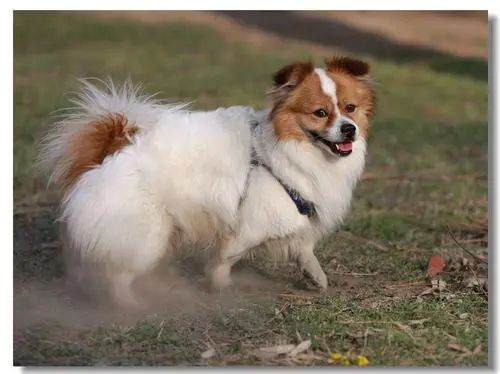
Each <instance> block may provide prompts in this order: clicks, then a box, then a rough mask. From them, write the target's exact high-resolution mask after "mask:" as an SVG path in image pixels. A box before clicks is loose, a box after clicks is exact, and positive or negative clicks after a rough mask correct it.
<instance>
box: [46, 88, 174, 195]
mask: <svg viewBox="0 0 500 374" xmlns="http://www.w3.org/2000/svg"><path fill="white" fill-rule="evenodd" d="M79 81H80V83H81V89H80V91H79V92H78V93H77V95H76V97H74V98H72V99H71V100H70V101H71V103H73V104H74V105H75V106H74V107H72V108H68V109H66V110H65V111H64V113H63V114H62V115H61V116H60V118H59V120H58V121H57V122H55V123H54V124H53V126H52V127H51V129H50V130H49V132H48V134H47V135H46V136H45V137H44V138H43V139H42V141H41V143H40V153H39V156H38V159H37V166H38V167H39V168H40V169H42V170H45V171H48V172H49V173H50V179H49V184H50V183H52V184H56V185H57V186H59V187H60V188H62V189H63V190H65V189H67V188H68V187H71V186H72V185H73V184H74V183H75V181H77V180H78V179H79V177H80V176H81V175H82V174H83V173H84V172H85V171H87V170H89V169H90V168H92V167H95V166H96V165H99V164H101V163H102V161H103V160H104V159H105V158H106V157H107V156H108V155H110V154H113V153H115V152H117V151H119V150H120V149H121V148H123V147H124V146H126V145H128V144H130V143H131V142H132V139H133V136H134V135H135V134H136V133H137V132H140V131H141V130H144V129H146V128H148V127H150V126H152V125H154V124H155V123H156V122H157V121H158V119H159V117H160V115H161V113H162V112H163V111H164V110H165V109H166V106H165V105H162V104H161V103H160V102H159V101H157V100H155V99H154V98H153V96H143V95H141V94H140V88H141V87H140V86H136V87H134V86H133V85H132V83H131V81H130V80H127V81H125V83H124V84H123V85H122V86H121V87H120V88H117V87H116V86H115V85H114V84H113V82H112V81H111V80H108V81H106V82H103V81H100V80H98V81H99V82H100V83H102V84H103V85H104V89H99V88H98V87H96V86H95V85H94V84H92V83H90V81H89V80H87V79H80V80H79ZM182 106H183V105H178V106H176V107H179V108H180V107H182Z"/></svg>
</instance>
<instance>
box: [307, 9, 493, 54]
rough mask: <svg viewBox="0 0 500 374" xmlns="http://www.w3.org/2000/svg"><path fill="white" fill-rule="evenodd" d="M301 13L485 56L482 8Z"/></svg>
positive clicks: (437, 47) (414, 42)
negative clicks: (480, 9)
mask: <svg viewBox="0 0 500 374" xmlns="http://www.w3.org/2000/svg"><path fill="white" fill-rule="evenodd" d="M304 13H307V14H308V15H311V16H315V17H323V18H330V19H332V20H337V21H340V22H344V23H346V24H348V25H350V26H353V27H356V28H358V29H360V30H364V31H369V32H373V33H377V34H379V35H381V36H385V37H387V38H388V39H390V40H393V41H396V42H400V43H405V44H411V45H415V46H419V47H430V48H433V49H435V50H437V51H440V52H444V53H448V54H451V55H454V56H462V57H480V58H488V13H487V12H485V11H484V12H483V11H478V12H413V11H412V12H410V11H407V12H401V11H397V12H396V11H393V12H381V11H380V12H368V11H356V12H333V11H329V12H304ZM462 13H463V14H462Z"/></svg>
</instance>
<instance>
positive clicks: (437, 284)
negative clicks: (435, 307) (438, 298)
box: [431, 279, 446, 291]
mask: <svg viewBox="0 0 500 374" xmlns="http://www.w3.org/2000/svg"><path fill="white" fill-rule="evenodd" d="M431 286H432V288H433V289H435V290H438V291H444V290H445V288H446V282H445V281H444V280H441V279H432V280H431Z"/></svg>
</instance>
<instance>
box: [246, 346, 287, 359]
mask: <svg viewBox="0 0 500 374" xmlns="http://www.w3.org/2000/svg"><path fill="white" fill-rule="evenodd" d="M294 348H295V345H294V344H283V345H275V346H273V347H263V348H259V349H256V350H254V351H253V354H254V355H255V356H257V357H259V358H261V359H269V358H272V357H275V356H279V355H282V354H287V353H289V352H291V351H292V350H293V349H294Z"/></svg>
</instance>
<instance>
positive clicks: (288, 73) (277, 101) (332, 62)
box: [270, 57, 376, 141]
mask: <svg viewBox="0 0 500 374" xmlns="http://www.w3.org/2000/svg"><path fill="white" fill-rule="evenodd" d="M326 63H327V69H326V73H327V74H328V76H329V77H330V78H331V79H332V80H333V81H334V82H335V84H336V91H337V92H336V93H337V102H338V106H339V110H340V112H341V113H342V115H344V116H346V117H349V118H351V119H352V120H353V121H354V122H356V124H357V125H358V126H359V128H360V132H361V136H362V137H363V138H364V139H367V137H368V131H369V122H370V119H371V117H372V116H373V114H374V113H375V106H376V95H375V90H374V87H373V83H372V81H371V78H370V77H369V75H368V73H369V71H370V66H369V65H368V63H366V62H364V61H361V60H356V59H353V58H350V57H333V58H331V59H329V60H326ZM273 79H274V84H275V86H274V88H273V89H272V90H271V91H270V98H271V105H272V108H273V109H272V111H271V114H270V119H271V120H272V121H273V125H274V129H275V132H276V135H277V137H278V138H279V139H280V140H290V139H294V140H298V141H306V140H307V137H306V135H305V134H304V131H303V129H306V130H309V131H326V130H327V129H328V127H330V126H332V124H333V123H334V121H335V110H334V107H333V102H332V99H331V98H330V96H328V95H327V94H325V93H324V92H323V90H322V88H321V81H320V79H319V77H318V76H317V75H316V74H315V73H314V67H313V65H312V64H311V63H295V64H292V65H287V66H285V67H283V68H281V69H280V70H279V71H278V72H277V73H276V74H275V75H274V77H273ZM347 104H354V105H356V110H355V111H354V112H352V113H348V112H347V111H346V109H345V108H346V105H347ZM319 109H323V110H325V111H326V113H327V114H328V115H327V116H326V117H324V118H318V117H317V116H315V115H314V112H315V111H317V110H319Z"/></svg>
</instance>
